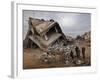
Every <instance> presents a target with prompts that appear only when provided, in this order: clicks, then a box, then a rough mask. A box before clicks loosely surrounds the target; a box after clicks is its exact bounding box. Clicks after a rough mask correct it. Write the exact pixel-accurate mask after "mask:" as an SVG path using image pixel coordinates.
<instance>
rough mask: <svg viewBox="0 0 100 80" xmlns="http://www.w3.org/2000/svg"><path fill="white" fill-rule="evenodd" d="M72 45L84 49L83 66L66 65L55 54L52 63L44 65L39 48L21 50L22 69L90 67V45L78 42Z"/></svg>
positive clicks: (85, 42) (59, 56)
mask: <svg viewBox="0 0 100 80" xmlns="http://www.w3.org/2000/svg"><path fill="white" fill-rule="evenodd" d="M77 43H78V44H77ZM74 45H78V46H79V47H80V49H81V47H83V46H84V47H85V48H86V54H85V56H86V57H85V60H84V64H81V65H76V64H74V63H70V64H69V65H66V64H65V63H63V62H62V60H61V55H59V54H56V57H55V61H54V62H53V63H44V62H43V61H42V60H41V56H42V54H43V53H44V52H43V51H42V50H40V49H39V48H36V49H28V48H27V49H24V50H23V52H24V53H23V54H24V56H23V69H36V68H56V67H77V66H90V65H91V47H90V43H89V42H87V41H79V42H77V41H76V42H75V43H74Z"/></svg>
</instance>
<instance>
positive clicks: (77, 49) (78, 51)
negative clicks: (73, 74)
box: [75, 46, 80, 58]
mask: <svg viewBox="0 0 100 80" xmlns="http://www.w3.org/2000/svg"><path fill="white" fill-rule="evenodd" d="M75 51H76V56H77V58H80V49H79V47H78V46H76V48H75Z"/></svg>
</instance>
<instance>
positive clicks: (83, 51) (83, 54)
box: [82, 47, 85, 59]
mask: <svg viewBox="0 0 100 80" xmlns="http://www.w3.org/2000/svg"><path fill="white" fill-rule="evenodd" d="M82 56H83V59H85V47H82Z"/></svg>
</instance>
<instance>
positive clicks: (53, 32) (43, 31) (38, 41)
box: [24, 17, 67, 51]
mask: <svg viewBox="0 0 100 80" xmlns="http://www.w3.org/2000/svg"><path fill="white" fill-rule="evenodd" d="M59 39H60V40H63V41H64V44H65V45H66V44H67V39H66V36H65V35H64V33H63V32H62V30H61V27H60V25H59V23H58V22H56V21H54V20H52V19H51V20H44V19H35V18H31V17H30V18H29V29H28V32H27V35H26V38H25V40H24V48H33V47H34V46H38V47H39V48H40V49H42V50H43V51H47V50H48V47H49V46H51V45H52V44H53V43H55V41H57V40H58V41H59Z"/></svg>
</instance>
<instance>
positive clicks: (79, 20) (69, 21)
mask: <svg viewBox="0 0 100 80" xmlns="http://www.w3.org/2000/svg"><path fill="white" fill-rule="evenodd" d="M23 14H24V15H23V20H24V23H23V24H24V31H23V32H24V36H23V37H24V38H25V35H26V33H27V29H28V18H29V17H33V18H38V19H44V20H49V19H54V20H55V21H57V22H58V23H59V25H60V26H61V29H62V31H63V32H64V33H65V34H67V35H70V36H72V37H76V36H77V35H81V34H83V33H84V32H87V31H90V30H91V14H89V13H70V12H49V11H26V10H24V11H23Z"/></svg>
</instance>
